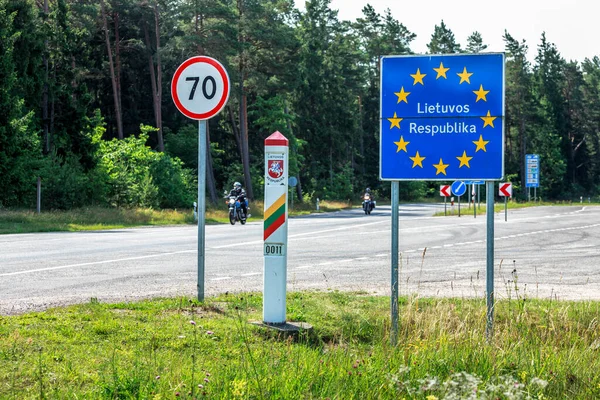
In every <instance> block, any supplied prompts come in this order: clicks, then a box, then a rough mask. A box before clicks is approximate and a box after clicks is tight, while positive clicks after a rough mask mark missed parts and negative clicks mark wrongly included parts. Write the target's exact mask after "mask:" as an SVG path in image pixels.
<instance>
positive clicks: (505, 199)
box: [504, 196, 508, 221]
mask: <svg viewBox="0 0 600 400" xmlns="http://www.w3.org/2000/svg"><path fill="white" fill-rule="evenodd" d="M504 221H508V200H507V198H506V196H504Z"/></svg>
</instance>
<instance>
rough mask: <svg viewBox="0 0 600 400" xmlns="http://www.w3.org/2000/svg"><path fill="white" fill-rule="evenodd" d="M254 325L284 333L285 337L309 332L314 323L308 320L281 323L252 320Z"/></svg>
mask: <svg viewBox="0 0 600 400" xmlns="http://www.w3.org/2000/svg"><path fill="white" fill-rule="evenodd" d="M250 323H251V324H252V325H256V326H258V327H261V328H265V329H270V330H273V331H276V332H279V333H281V334H283V335H284V336H285V337H288V336H297V335H299V334H300V333H308V332H310V331H311V330H312V328H313V327H312V325H311V324H307V323H306V322H291V321H287V322H284V323H281V324H270V323H266V322H262V321H250Z"/></svg>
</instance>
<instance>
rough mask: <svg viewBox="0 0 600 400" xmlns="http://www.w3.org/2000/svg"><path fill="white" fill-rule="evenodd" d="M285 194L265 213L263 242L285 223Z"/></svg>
mask: <svg viewBox="0 0 600 400" xmlns="http://www.w3.org/2000/svg"><path fill="white" fill-rule="evenodd" d="M285 200H286V195H285V193H284V194H283V195H282V196H281V197H280V198H278V199H277V200H276V201H275V202H274V203H273V204H271V206H269V208H267V210H266V211H265V222H264V240H267V238H268V237H269V236H271V234H272V233H273V232H275V231H276V230H277V229H278V228H279V227H280V226H281V225H283V223H284V222H285Z"/></svg>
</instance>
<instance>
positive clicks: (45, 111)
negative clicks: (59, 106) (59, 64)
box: [42, 0, 50, 154]
mask: <svg viewBox="0 0 600 400" xmlns="http://www.w3.org/2000/svg"><path fill="white" fill-rule="evenodd" d="M47 20H48V0H44V22H45V23H47V22H48V21H47ZM44 46H45V47H44V57H43V60H44V74H45V75H44V93H43V95H42V123H43V125H44V137H43V138H42V140H43V146H44V147H43V149H44V151H43V153H44V154H48V153H49V152H50V131H49V128H48V124H49V123H50V121H49V119H48V91H49V87H48V79H49V76H48V73H49V72H48V70H49V67H48V53H49V51H48V39H46V40H45V41H44Z"/></svg>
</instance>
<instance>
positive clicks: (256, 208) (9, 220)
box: [0, 201, 350, 234]
mask: <svg viewBox="0 0 600 400" xmlns="http://www.w3.org/2000/svg"><path fill="white" fill-rule="evenodd" d="M349 207H350V204H347V203H344V202H328V201H322V202H321V204H320V210H319V211H316V210H315V206H314V204H309V203H298V202H294V207H293V208H291V209H290V212H289V215H290V216H295V215H303V214H310V213H316V212H328V211H337V210H340V209H343V208H349ZM263 208H264V203H263V202H262V201H256V202H253V203H252V204H251V205H250V213H251V215H252V217H251V218H250V219H249V221H260V220H262V218H263ZM205 218H206V219H205V221H206V223H207V224H228V223H229V217H228V208H227V206H226V205H225V204H224V202H223V204H218V205H213V204H208V206H207V208H206V214H205ZM193 223H194V216H193V212H192V209H191V208H190V209H189V210H152V209H139V208H137V209H124V208H120V209H117V208H101V207H92V208H83V209H74V210H69V211H43V212H41V213H40V214H37V213H36V212H33V211H20V210H2V209H0V234H7V233H29V232H56V231H70V232H73V231H89V230H100V229H119V228H131V227H136V226H143V225H176V224H193Z"/></svg>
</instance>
